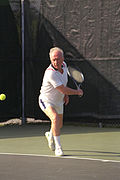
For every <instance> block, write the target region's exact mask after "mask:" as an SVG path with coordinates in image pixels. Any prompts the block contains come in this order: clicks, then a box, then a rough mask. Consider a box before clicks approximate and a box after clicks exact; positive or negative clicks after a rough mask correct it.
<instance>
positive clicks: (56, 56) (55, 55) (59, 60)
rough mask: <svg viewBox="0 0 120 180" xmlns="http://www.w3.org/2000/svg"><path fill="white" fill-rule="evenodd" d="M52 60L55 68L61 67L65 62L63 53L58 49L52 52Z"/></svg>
mask: <svg viewBox="0 0 120 180" xmlns="http://www.w3.org/2000/svg"><path fill="white" fill-rule="evenodd" d="M50 60H51V63H52V65H53V66H54V68H56V69H60V68H61V66H62V64H63V61H64V57H63V56H62V53H61V52H60V51H57V50H56V51H53V52H52V54H51V56H50Z"/></svg>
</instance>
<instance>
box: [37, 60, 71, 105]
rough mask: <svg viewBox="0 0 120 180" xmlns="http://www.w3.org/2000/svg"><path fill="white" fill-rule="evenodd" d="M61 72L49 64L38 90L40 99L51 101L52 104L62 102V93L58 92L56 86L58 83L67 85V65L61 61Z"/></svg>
mask: <svg viewBox="0 0 120 180" xmlns="http://www.w3.org/2000/svg"><path fill="white" fill-rule="evenodd" d="M62 68H63V74H61V73H60V72H59V71H57V70H55V69H54V68H53V67H52V65H50V66H49V67H48V68H47V69H46V71H45V73H44V77H43V82H42V86H41V90H40V99H42V101H45V102H48V103H52V104H54V105H59V104H61V103H62V104H63V103H64V102H63V98H64V94H62V93H61V92H59V91H58V90H57V89H56V87H58V86H60V85H62V84H63V85H64V86H66V85H67V82H68V76H67V65H66V63H65V62H63V67H62Z"/></svg>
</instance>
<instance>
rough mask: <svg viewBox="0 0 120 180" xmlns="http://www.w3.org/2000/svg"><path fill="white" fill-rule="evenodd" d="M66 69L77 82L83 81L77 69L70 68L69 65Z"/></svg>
mask: <svg viewBox="0 0 120 180" xmlns="http://www.w3.org/2000/svg"><path fill="white" fill-rule="evenodd" d="M68 71H69V74H70V75H71V76H72V77H73V78H74V80H75V81H77V82H79V83H82V82H83V81H84V76H83V74H82V73H81V72H80V71H78V70H76V69H74V68H71V67H69V69H68Z"/></svg>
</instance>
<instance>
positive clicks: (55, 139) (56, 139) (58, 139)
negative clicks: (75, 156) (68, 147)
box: [53, 136, 61, 148]
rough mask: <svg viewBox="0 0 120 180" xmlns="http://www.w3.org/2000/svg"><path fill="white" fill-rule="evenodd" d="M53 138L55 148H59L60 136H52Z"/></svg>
mask: <svg viewBox="0 0 120 180" xmlns="http://www.w3.org/2000/svg"><path fill="white" fill-rule="evenodd" d="M53 137H54V141H55V147H56V148H58V147H61V144H60V136H53Z"/></svg>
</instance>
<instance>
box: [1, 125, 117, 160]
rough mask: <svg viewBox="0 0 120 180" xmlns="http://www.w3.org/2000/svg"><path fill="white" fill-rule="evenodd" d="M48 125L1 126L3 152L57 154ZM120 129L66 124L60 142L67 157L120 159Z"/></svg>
mask: <svg viewBox="0 0 120 180" xmlns="http://www.w3.org/2000/svg"><path fill="white" fill-rule="evenodd" d="M48 130H49V124H37V125H25V126H19V125H11V126H4V127H0V153H19V154H37V155H46V156H54V152H51V151H50V150H49V149H48V146H47V141H46V138H45V136H44V133H45V132H46V131H48ZM119 142H120V129H119V128H96V127H80V126H79V125H78V126H73V125H65V126H64V127H63V129H62V131H61V143H62V146H63V150H64V154H65V156H68V157H76V158H92V159H102V160H113V161H120V143H119Z"/></svg>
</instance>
